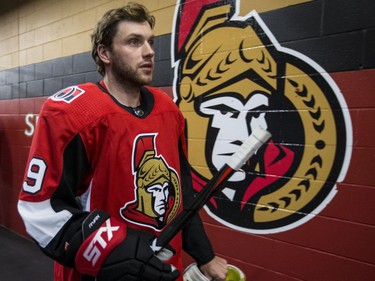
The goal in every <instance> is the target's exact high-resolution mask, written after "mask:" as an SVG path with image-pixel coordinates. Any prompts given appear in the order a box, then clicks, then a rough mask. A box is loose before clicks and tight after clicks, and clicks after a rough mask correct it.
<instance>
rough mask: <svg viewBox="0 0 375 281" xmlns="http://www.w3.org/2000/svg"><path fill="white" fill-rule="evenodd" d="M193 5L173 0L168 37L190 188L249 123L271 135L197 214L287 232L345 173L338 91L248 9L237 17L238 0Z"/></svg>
mask: <svg viewBox="0 0 375 281" xmlns="http://www.w3.org/2000/svg"><path fill="white" fill-rule="evenodd" d="M206 2H207V3H206ZM190 3H194V5H190ZM197 3H198V1H193V2H192V1H186V3H185V1H181V2H180V3H178V4H179V5H177V10H176V14H175V24H174V32H173V43H172V57H173V64H174V65H173V66H174V67H175V81H174V94H175V100H176V103H177V104H178V106H179V108H180V109H181V110H182V112H183V113H184V115H185V117H186V120H187V126H186V135H187V144H188V151H189V155H188V156H189V160H190V163H191V164H192V167H193V177H194V187H195V189H196V190H198V191H199V190H201V189H202V188H204V186H205V184H206V182H207V181H208V180H209V179H210V178H212V176H213V175H214V174H215V172H217V171H218V170H219V169H220V167H222V166H223V165H224V163H226V162H227V160H228V158H229V157H230V156H231V155H232V154H233V153H234V152H236V151H237V150H238V148H239V146H240V145H241V144H242V142H243V141H244V140H245V139H246V138H247V137H248V136H249V135H250V134H251V132H252V131H253V130H254V129H255V128H257V127H258V126H261V127H263V128H266V129H267V130H268V131H270V133H271V134H272V138H271V140H270V141H269V142H268V143H267V144H266V145H264V146H263V147H261V148H260V149H259V150H258V151H257V153H256V155H255V156H254V157H252V158H251V159H250V161H248V163H245V164H244V166H243V167H242V169H241V171H238V172H236V173H235V174H234V175H233V176H232V177H231V178H230V179H229V181H228V183H227V184H226V185H225V187H224V188H223V190H222V191H221V192H220V193H219V194H217V195H216V196H215V197H214V198H212V199H211V200H210V201H209V202H208V203H207V204H206V206H205V210H206V211H207V212H208V214H209V215H210V216H212V217H213V218H214V219H216V220H218V221H219V222H221V223H223V224H224V225H227V226H229V227H231V228H234V229H238V230H241V231H246V232H249V233H263V234H266V233H277V232H281V231H286V230H289V229H292V228H295V227H297V226H299V225H301V224H303V223H305V222H306V221H308V220H309V219H311V218H313V217H314V216H315V215H316V214H318V213H319V212H320V211H321V210H323V209H324V208H325V206H326V205H327V204H328V203H329V202H330V201H331V200H332V198H333V197H334V195H335V194H336V192H337V188H336V183H337V182H340V181H342V180H343V178H344V176H345V174H346V171H347V169H348V165H349V160H350V156H351V143H352V131H351V120H350V117H349V113H348V110H347V106H346V104H345V101H344V99H343V97H342V94H341V93H340V91H339V89H338V88H337V86H336V85H335V83H334V82H333V80H332V79H331V77H330V76H329V75H328V74H327V73H326V72H325V71H324V70H323V69H322V68H321V67H320V66H319V65H317V64H316V63H315V62H314V61H312V60H311V59H309V58H308V57H306V56H304V55H302V54H300V53H298V52H295V51H293V50H291V49H287V48H283V47H281V46H280V44H279V43H278V42H277V40H276V39H275V37H274V36H273V34H272V33H271V31H270V30H269V29H268V28H267V26H266V25H265V24H264V22H263V21H262V20H261V18H260V17H259V15H258V14H257V13H256V12H255V11H252V12H250V13H248V14H247V15H245V16H239V12H238V11H239V1H219V2H218V1H212V0H211V1H201V2H199V3H201V6H199V5H198V4H197Z"/></svg>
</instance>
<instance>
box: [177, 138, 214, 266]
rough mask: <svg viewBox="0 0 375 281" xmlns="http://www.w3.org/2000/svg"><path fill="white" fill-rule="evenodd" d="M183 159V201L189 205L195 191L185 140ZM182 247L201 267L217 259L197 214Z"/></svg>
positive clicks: (185, 229) (189, 224)
mask: <svg viewBox="0 0 375 281" xmlns="http://www.w3.org/2000/svg"><path fill="white" fill-rule="evenodd" d="M179 151H180V159H181V182H182V188H183V201H184V205H187V204H188V202H189V201H191V200H194V199H195V192H194V189H193V184H192V178H191V168H190V164H189V162H188V160H187V157H186V155H187V154H186V147H185V146H184V138H182V140H181V142H180V149H179ZM182 247H183V249H184V251H185V252H186V253H188V254H189V255H190V256H191V257H192V258H193V259H194V260H195V261H196V262H197V264H198V265H199V266H201V265H203V264H206V263H208V262H209V261H211V260H212V259H213V258H214V257H215V253H214V251H213V248H212V245H211V242H210V240H209V238H208V236H207V234H206V232H205V229H204V226H203V223H202V220H201V218H200V216H199V214H198V213H196V214H195V215H194V216H193V218H192V219H191V221H190V222H189V223H188V224H186V225H185V226H184V228H183V229H182Z"/></svg>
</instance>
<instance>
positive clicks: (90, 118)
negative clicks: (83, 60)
mask: <svg viewBox="0 0 375 281" xmlns="http://www.w3.org/2000/svg"><path fill="white" fill-rule="evenodd" d="M141 96H142V104H141V106H140V107H138V108H129V107H126V106H123V105H121V104H120V103H118V102H117V101H116V100H115V99H114V98H113V97H112V96H111V95H110V94H109V93H108V92H107V91H106V89H105V88H104V84H103V83H101V84H99V83H98V84H93V83H87V84H81V85H78V86H72V87H68V88H66V89H64V90H62V91H60V92H58V93H56V94H55V95H53V96H51V97H50V98H49V99H48V100H47V101H46V102H45V104H44V106H43V108H42V110H41V113H40V116H39V120H38V125H37V129H36V132H35V135H34V138H33V141H32V146H31V150H30V155H29V159H28V166H27V168H26V172H25V178H24V182H23V186H22V191H21V193H20V198H19V199H20V200H19V203H18V209H19V212H20V214H21V216H22V218H23V219H24V222H25V225H26V229H27V231H28V233H29V234H30V235H31V236H32V237H33V238H34V239H35V240H36V241H37V243H38V245H39V246H40V247H41V249H42V250H43V251H44V252H45V253H46V254H47V255H49V256H51V257H52V258H54V259H55V260H56V261H57V262H59V264H62V265H67V264H66V261H65V248H64V247H65V245H66V244H67V243H69V241H70V240H71V239H72V237H73V236H74V235H75V234H76V233H77V232H78V231H80V225H81V223H82V221H83V219H84V218H85V217H86V216H87V214H88V212H90V211H92V210H96V209H99V210H103V211H106V212H108V213H109V214H110V215H111V216H113V217H116V219H118V220H120V221H123V222H124V223H126V224H127V225H128V226H130V227H133V228H137V229H143V230H147V231H149V232H152V233H153V234H154V235H158V234H159V233H160V232H161V231H162V230H163V228H164V227H165V226H166V225H167V224H168V223H169V222H170V221H172V220H173V219H174V218H175V217H176V215H177V214H178V213H179V212H180V211H181V209H182V208H183V197H184V196H185V197H186V196H188V195H186V194H188V192H187V191H184V190H183V189H184V188H186V189H189V190H190V188H191V187H190V174H189V168H188V165H187V161H186V159H184V158H185V155H186V151H185V140H184V118H183V116H182V114H181V112H180V111H179V109H178V108H177V106H176V105H175V104H174V103H173V101H172V100H171V98H170V97H169V96H168V95H166V94H165V93H164V92H162V91H160V90H158V89H156V88H151V87H143V88H142V90H141ZM184 185H186V186H184ZM183 194H185V195H184V196H183ZM189 228H191V229H190V230H189V229H188V230H186V232H187V234H186V235H184V236H185V237H186V238H185V240H186V241H184V243H183V240H182V237H181V234H179V235H178V236H176V237H175V238H174V239H173V240H172V242H171V246H172V247H173V248H174V249H175V250H176V255H175V256H174V257H173V258H172V259H171V261H170V263H172V264H173V265H174V266H176V267H177V268H178V269H179V270H180V272H181V273H182V260H181V247H182V244H184V248H185V250H187V251H188V252H190V254H191V255H192V256H193V257H194V258H196V259H197V258H198V259H201V262H205V261H208V260H209V259H211V258H212V257H213V252H212V249H211V246H210V244H209V242H208V239H207V237H206V236H205V233H204V230H203V228H202V225H201V222H200V220H199V219H198V222H197V223H196V224H194V226H189ZM195 240H196V241H198V245H199V244H200V245H201V246H200V247H198V248H199V249H193V247H191V246H190V245H195V244H196V241H195ZM192 241H193V242H192ZM195 248H197V247H195ZM198 262H199V261H198ZM68 265H69V264H68ZM69 266H72V265H69ZM55 280H72V281H73V280H74V281H75V280H80V276H79V274H78V273H77V272H75V270H73V269H67V268H64V269H63V268H62V266H57V269H56V270H55ZM181 280H182V279H181Z"/></svg>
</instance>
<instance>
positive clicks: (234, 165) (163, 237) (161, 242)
mask: <svg viewBox="0 0 375 281" xmlns="http://www.w3.org/2000/svg"><path fill="white" fill-rule="evenodd" d="M270 137H271V134H270V133H269V132H267V131H266V130H264V129H262V128H260V127H258V128H257V129H255V130H254V131H253V132H252V134H251V135H250V136H249V137H248V138H247V139H246V140H245V141H244V143H243V144H242V145H241V147H240V148H239V150H238V151H237V152H236V153H234V154H233V155H232V156H231V157H230V158H229V160H228V162H227V163H226V164H224V166H223V167H222V168H221V169H220V170H219V171H218V173H217V174H216V175H215V176H214V177H213V178H212V179H211V180H210V181H209V182H208V183H207V184H206V186H205V187H204V188H203V189H202V190H201V191H200V192H199V193H198V194H197V196H196V198H195V200H193V201H192V202H191V204H190V206H188V207H186V208H184V210H183V211H182V212H181V213H180V214H179V215H178V216H177V217H176V218H175V219H174V220H173V221H172V222H171V223H170V224H169V225H168V226H167V227H166V228H165V230H164V231H163V232H162V233H161V234H160V235H159V236H158V237H156V238H155V239H154V240H153V241H152V245H151V248H152V249H153V251H154V253H155V254H158V253H159V252H160V251H161V250H162V249H163V248H164V247H165V246H167V245H168V243H169V242H170V241H171V240H172V238H173V237H174V236H175V235H176V234H177V233H178V232H179V231H180V230H181V229H182V228H183V227H184V225H185V224H186V223H187V222H188V221H189V220H190V219H191V218H192V217H193V215H194V214H195V213H196V212H198V211H199V210H200V209H201V208H202V207H203V206H204V205H205V204H206V203H207V201H208V200H209V199H210V197H211V196H212V195H213V193H214V192H216V191H219V190H220V187H221V188H223V183H224V182H226V181H227V180H228V179H229V178H230V176H231V175H232V174H233V173H234V172H236V171H238V170H239V169H240V168H241V167H242V165H243V164H244V163H245V162H246V161H247V160H249V159H250V157H251V156H252V155H253V154H254V153H255V152H256V151H257V150H258V149H259V148H260V147H261V146H262V145H263V144H264V143H265V142H266V141H267V140H268V139H269V138H270Z"/></svg>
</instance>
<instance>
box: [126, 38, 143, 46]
mask: <svg viewBox="0 0 375 281" xmlns="http://www.w3.org/2000/svg"><path fill="white" fill-rule="evenodd" d="M129 44H130V45H132V46H139V45H140V44H141V42H140V41H139V40H138V39H131V40H129Z"/></svg>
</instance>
